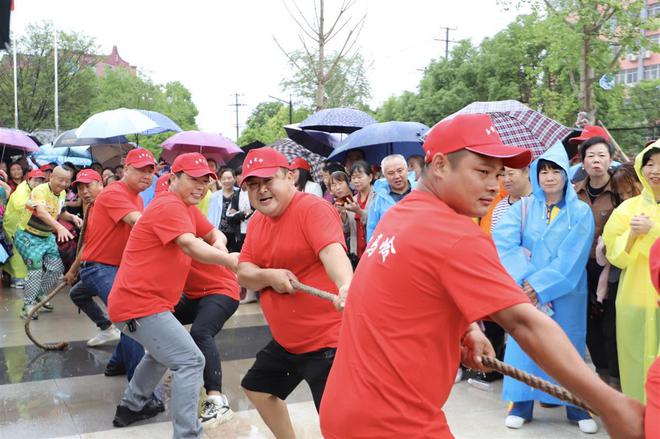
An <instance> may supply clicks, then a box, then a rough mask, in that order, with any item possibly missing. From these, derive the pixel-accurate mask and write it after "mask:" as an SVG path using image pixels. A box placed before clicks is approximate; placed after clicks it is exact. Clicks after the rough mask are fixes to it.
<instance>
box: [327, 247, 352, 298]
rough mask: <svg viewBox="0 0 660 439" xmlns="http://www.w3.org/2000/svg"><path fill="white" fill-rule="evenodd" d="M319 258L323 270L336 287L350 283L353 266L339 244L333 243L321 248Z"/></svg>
mask: <svg viewBox="0 0 660 439" xmlns="http://www.w3.org/2000/svg"><path fill="white" fill-rule="evenodd" d="M319 258H320V259H321V262H322V263H323V268H325V272H326V273H327V274H328V277H330V279H332V281H333V282H334V283H335V285H337V288H341V287H343V286H345V285H348V284H350V283H351V280H352V279H353V267H352V266H351V261H350V260H349V259H348V256H346V252H345V251H344V248H343V247H342V246H341V244H337V243H334V244H330V245H328V246H327V247H325V248H324V249H323V250H321V252H320V253H319Z"/></svg>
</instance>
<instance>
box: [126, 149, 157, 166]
mask: <svg viewBox="0 0 660 439" xmlns="http://www.w3.org/2000/svg"><path fill="white" fill-rule="evenodd" d="M124 165H125V166H132V167H134V168H144V167H145V166H156V159H155V158H154V155H153V154H152V153H151V151H149V150H148V149H144V148H135V149H131V150H130V151H128V154H126V160H124Z"/></svg>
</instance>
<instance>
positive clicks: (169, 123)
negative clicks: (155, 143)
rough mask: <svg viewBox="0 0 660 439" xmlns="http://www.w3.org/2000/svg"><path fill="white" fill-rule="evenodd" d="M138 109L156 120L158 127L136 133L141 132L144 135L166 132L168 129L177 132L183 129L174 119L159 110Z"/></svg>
mask: <svg viewBox="0 0 660 439" xmlns="http://www.w3.org/2000/svg"><path fill="white" fill-rule="evenodd" d="M137 111H139V112H140V113H142V114H144V115H145V116H147V117H148V118H150V119H152V120H153V121H155V122H156V123H157V124H158V126H157V127H156V128H150V129H148V130H145V131H142V132H140V133H136V134H141V135H143V136H151V135H153V134H160V133H166V132H168V131H174V132H177V133H178V132H181V131H183V130H182V129H181V127H180V126H179V125H177V124H176V123H175V122H174V121H173V120H172V119H170V118H169V117H167V116H165V115H164V114H162V113H159V112H157V111H150V110H137Z"/></svg>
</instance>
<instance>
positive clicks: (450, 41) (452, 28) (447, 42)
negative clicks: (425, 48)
mask: <svg viewBox="0 0 660 439" xmlns="http://www.w3.org/2000/svg"><path fill="white" fill-rule="evenodd" d="M440 29H444V30H445V38H444V39H441V38H434V40H435V41H444V43H445V60H447V59H449V43H457V42H458V41H453V40H450V39H449V31H455V30H457V29H456V28H455V27H443V26H440Z"/></svg>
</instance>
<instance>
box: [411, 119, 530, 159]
mask: <svg viewBox="0 0 660 439" xmlns="http://www.w3.org/2000/svg"><path fill="white" fill-rule="evenodd" d="M423 148H424V151H425V152H426V162H427V163H428V162H430V161H431V159H432V158H433V156H434V155H435V154H436V153H438V152H441V153H444V154H449V153H452V152H456V151H460V150H461V149H467V150H468V151H472V152H474V153H477V154H481V155H485V156H488V157H497V158H501V159H503V160H502V161H503V162H504V166H507V167H509V168H518V169H520V168H524V167H525V166H527V165H529V164H530V162H531V161H532V152H531V151H530V150H528V149H524V148H518V147H516V146H511V145H505V144H504V143H503V142H502V139H501V138H500V135H499V133H498V132H497V130H496V129H495V126H493V121H492V120H491V119H490V116H488V115H487V114H459V115H457V116H454V117H453V118H451V119H447V120H443V121H440V122H438V123H436V124H435V125H433V128H431V129H430V130H429V131H428V133H427V134H426V139H425V140H424V145H423Z"/></svg>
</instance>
